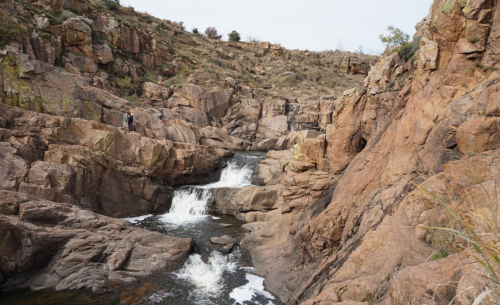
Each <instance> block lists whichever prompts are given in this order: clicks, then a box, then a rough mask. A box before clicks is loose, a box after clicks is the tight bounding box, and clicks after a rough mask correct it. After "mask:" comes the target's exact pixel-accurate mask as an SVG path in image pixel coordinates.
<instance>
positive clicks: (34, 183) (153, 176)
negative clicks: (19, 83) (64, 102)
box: [0, 104, 227, 217]
mask: <svg viewBox="0 0 500 305" xmlns="http://www.w3.org/2000/svg"><path fill="white" fill-rule="evenodd" d="M0 109H1V110H2V112H1V114H0V115H1V116H2V117H4V119H5V120H6V121H8V122H9V126H11V127H12V128H11V129H8V130H7V129H3V134H2V136H1V139H0V140H2V141H7V142H10V143H7V142H0V143H2V147H5V150H2V153H1V154H0V161H1V162H4V163H5V166H6V168H8V169H9V170H8V171H7V172H3V173H5V175H6V176H5V178H4V179H3V180H2V183H3V184H2V188H3V189H8V190H18V189H19V191H20V192H24V193H28V194H32V195H35V196H37V197H38V198H41V199H46V200H51V201H56V202H64V203H71V204H75V205H78V206H81V207H86V208H91V209H92V210H93V211H95V212H98V213H101V214H104V215H108V216H113V217H127V216H139V215H144V214H147V213H152V212H153V213H164V212H166V211H168V209H169V207H170V200H171V195H172V191H173V189H172V187H171V186H172V185H177V184H187V183H196V182H202V181H204V180H205V179H207V178H208V176H209V175H210V174H211V173H212V172H213V171H215V170H216V169H218V168H219V167H220V166H222V163H221V162H222V157H225V156H227V154H226V152H224V151H218V150H216V149H214V148H212V147H202V146H198V145H192V144H180V143H173V142H171V141H168V140H154V139H151V138H148V137H145V136H141V135H140V134H138V133H135V132H134V133H125V132H123V131H121V130H119V129H118V128H115V127H111V126H109V125H104V124H101V123H98V122H94V121H86V120H82V119H70V118H64V117H56V116H50V115H44V114H39V113H34V112H26V111H21V110H16V109H15V108H11V107H8V106H2V104H0ZM156 120H157V119H156ZM11 143H12V144H11ZM39 143H46V144H45V145H39ZM47 144H48V145H47ZM12 146H13V147H12ZM35 149H36V150H37V151H42V152H43V160H38V161H36V162H35V163H33V164H32V165H31V167H30V168H29V169H28V167H27V165H26V161H24V160H23V159H22V158H20V157H19V156H16V151H29V150H35ZM40 159H41V158H40ZM21 180H24V181H21Z"/></svg>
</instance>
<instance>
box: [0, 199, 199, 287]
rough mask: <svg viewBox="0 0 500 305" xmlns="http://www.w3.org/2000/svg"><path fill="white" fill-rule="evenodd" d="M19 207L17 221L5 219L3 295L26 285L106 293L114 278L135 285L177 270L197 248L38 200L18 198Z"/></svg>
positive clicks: (0, 236)
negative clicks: (106, 287) (146, 278)
mask: <svg viewBox="0 0 500 305" xmlns="http://www.w3.org/2000/svg"><path fill="white" fill-rule="evenodd" d="M5 197H9V198H10V199H9V200H11V201H15V200H14V199H15V196H14V194H12V195H11V194H9V193H0V202H2V201H4V200H5V199H4V198H5ZM13 198H14V199H13ZM17 204H18V206H19V212H18V216H17V217H16V216H5V215H0V241H1V242H2V247H1V248H0V254H1V256H2V260H3V263H2V264H1V265H0V275H1V276H0V288H1V290H2V291H8V290H12V289H16V288H20V287H21V286H23V287H30V288H31V289H33V290H40V289H48V288H55V289H56V290H76V289H91V290H92V291H94V292H98V291H103V289H104V286H105V285H107V283H108V282H109V281H110V280H112V279H120V278H128V279H129V281H128V282H130V279H132V280H133V281H132V282H134V281H136V280H134V278H136V277H140V276H147V275H151V274H152V273H154V272H165V271H171V270H175V269H176V268H178V267H180V266H181V265H182V264H183V263H184V261H185V260H186V258H187V257H188V255H189V253H190V252H191V250H192V249H193V247H194V242H193V240H191V239H180V238H175V237H170V236H166V235H164V234H161V233H155V232H151V231H148V230H145V229H139V228H135V227H132V226H131V225H130V223H128V222H127V221H123V220H117V219H112V218H108V217H105V216H101V215H98V214H94V213H92V212H90V211H88V210H82V209H80V208H78V207H76V206H73V205H68V204H61V203H54V202H50V201H45V200H38V199H33V198H31V200H29V198H19V200H18V202H17ZM34 223H36V225H35V224H34ZM124 282H127V281H124Z"/></svg>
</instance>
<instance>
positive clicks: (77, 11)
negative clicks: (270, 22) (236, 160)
mask: <svg viewBox="0 0 500 305" xmlns="http://www.w3.org/2000/svg"><path fill="white" fill-rule="evenodd" d="M0 6H1V7H2V9H3V10H4V11H5V12H8V13H9V16H6V18H7V19H9V20H10V19H12V20H11V21H12V22H13V24H15V25H17V26H18V27H19V31H20V33H22V32H23V31H22V30H23V29H24V30H25V32H26V33H27V34H28V35H27V36H24V37H23V38H22V39H12V38H9V39H8V41H7V40H5V45H6V47H5V50H4V51H2V52H1V54H0V83H1V84H2V87H1V88H2V91H1V92H0V97H1V99H2V103H0V148H1V150H0V165H1V167H2V168H3V170H2V171H1V172H0V189H1V190H4V191H3V193H2V192H0V214H1V215H0V226H1V227H2V230H0V241H2V245H8V246H7V247H3V246H2V250H1V251H2V261H1V263H2V264H1V268H0V274H1V276H0V284H1V285H2V289H5V290H7V289H14V288H19V287H24V286H30V287H31V288H33V289H43V288H48V287H55V288H56V289H73V288H83V287H85V288H91V289H94V290H96V291H98V290H99V287H102V285H103V283H104V282H105V281H107V280H121V281H124V282H127V281H128V282H133V281H134V279H133V276H132V275H131V274H133V272H140V273H141V274H148V273H150V272H154V271H158V270H171V269H172V268H175V266H178V265H179V264H181V263H182V262H183V260H184V259H185V257H186V255H187V254H188V253H189V252H190V251H191V248H192V241H191V240H182V239H174V238H170V237H165V236H163V235H155V234H152V233H148V232H147V231H145V230H139V229H136V228H132V227H130V226H129V225H127V224H126V223H124V222H121V221H118V220H113V219H111V218H107V217H105V216H102V215H99V214H103V215H106V216H110V217H125V216H133V215H141V214H146V213H162V212H165V211H167V210H168V209H169V204H170V203H169V202H170V198H171V194H172V190H173V189H172V186H175V185H183V184H192V183H201V182H204V181H206V179H207V177H209V176H210V175H211V174H212V173H214V172H215V171H216V170H217V169H220V168H221V167H223V166H224V165H225V162H224V158H226V157H228V156H230V155H231V152H230V151H231V150H245V149H253V150H262V151H268V153H267V156H266V159H265V160H263V161H262V162H260V164H259V166H258V168H257V170H256V172H255V173H254V177H253V182H254V184H255V185H254V186H248V187H244V188H242V189H231V188H224V189H218V190H216V191H215V192H214V202H213V206H211V210H212V211H214V212H217V213H221V214H232V215H236V216H238V217H240V218H242V219H245V220H246V221H247V222H248V224H247V225H245V226H246V227H247V228H248V229H249V230H250V231H251V232H250V233H249V234H248V235H247V236H246V237H245V238H244V239H243V240H242V241H241V246H242V248H243V249H244V250H246V251H247V252H248V253H250V255H251V257H252V260H253V263H254V265H255V266H256V272H257V273H258V274H260V275H262V276H264V277H265V278H266V280H265V283H266V287H267V288H268V289H269V290H270V291H271V292H273V293H275V294H276V295H277V296H278V297H279V298H280V300H281V301H282V302H283V303H285V304H299V303H301V304H310V305H314V304H316V305H317V304H354V305H355V304H363V302H364V303H365V304H366V303H368V304H430V303H433V302H434V303H436V304H441V303H443V304H444V303H446V304H448V303H449V302H450V300H455V303H456V304H468V305H470V304H472V302H473V301H472V299H473V298H472V299H471V298H470V297H468V294H464V293H461V291H463V290H464V289H468V291H469V292H470V293H469V294H470V295H472V296H477V295H479V294H480V293H481V292H482V291H484V290H485V287H487V283H485V282H484V279H483V278H482V277H481V276H482V271H481V269H480V268H478V266H477V264H474V261H473V260H470V259H468V258H467V257H466V256H465V255H464V254H461V253H454V252H453V249H451V248H450V247H448V248H446V250H443V249H442V247H443V245H444V246H446V243H444V242H442V239H443V238H444V239H445V238H449V236H443V235H439V234H437V233H436V232H435V231H433V230H429V229H426V228H428V227H434V226H453V225H454V223H453V221H452V220H451V219H450V217H447V216H446V211H444V209H443V207H442V206H441V205H440V204H439V203H438V202H437V201H436V200H434V199H433V198H432V197H430V196H429V195H427V194H426V193H424V192H422V191H421V190H419V189H417V188H416V187H415V185H414V184H413V183H412V182H415V183H418V184H421V185H422V187H424V188H425V189H428V190H430V191H432V192H433V193H434V194H436V195H438V196H441V197H443V198H447V199H449V200H450V201H452V202H453V204H454V205H455V206H457V207H459V208H460V209H462V210H463V211H467V209H468V205H467V202H468V201H473V202H475V203H476V208H478V209H486V208H487V207H486V206H485V205H486V204H487V200H486V198H485V192H484V191H483V189H484V190H485V191H486V193H487V194H488V195H489V198H497V180H498V168H499V166H500V165H499V161H498V160H499V158H498V157H499V151H498V149H499V148H500V147H499V144H498V139H499V132H500V128H499V122H498V120H497V118H496V117H497V114H498V113H499V109H500V106H499V105H498V103H499V101H498V96H497V93H498V91H499V90H498V88H500V87H499V86H500V85H499V79H500V72H499V71H498V70H499V67H500V62H499V60H500V57H499V56H498V49H497V48H498V43H499V42H498V37H499V35H497V33H498V32H499V31H500V7H498V3H497V2H496V1H492V0H467V1H465V0H464V1H459V0H435V1H434V3H433V5H432V7H431V10H430V13H429V15H428V16H427V17H426V18H425V19H424V20H423V21H422V22H421V23H419V24H418V25H417V34H416V35H415V37H414V41H413V43H412V45H413V46H416V48H415V51H416V52H415V53H414V54H413V53H411V54H409V55H408V54H407V53H406V54H405V53H402V52H397V50H393V49H389V50H387V51H386V52H385V53H384V54H383V55H382V56H381V57H380V58H379V59H378V61H377V63H376V64H374V65H372V64H373V63H374V60H375V58H372V57H368V56H362V55H355V54H345V53H341V52H322V53H315V52H308V51H292V50H286V49H284V48H282V47H280V46H277V45H272V44H269V43H227V42H221V41H211V40H209V39H207V38H205V37H202V36H200V35H195V34H190V33H187V32H186V31H184V30H183V29H182V27H181V26H180V25H178V24H176V23H172V22H168V21H165V20H158V19H155V18H153V17H151V16H149V15H147V14H142V13H137V12H134V11H133V9H131V8H123V7H114V8H113V7H111V6H106V2H102V3H101V2H97V1H90V2H85V1H66V2H61V1H52V2H50V3H49V2H44V1H37V2H29V1H26V2H17V1H7V2H3V3H0ZM7 19H6V20H7ZM370 66H371V68H370ZM362 79H364V82H362ZM128 110H131V111H132V112H134V114H135V117H136V122H137V132H130V133H128V132H125V131H123V130H121V129H120V128H119V127H120V126H121V117H122V115H123V112H124V111H128ZM155 113H162V114H163V115H164V118H163V120H162V121H160V120H158V119H157V118H156V117H155V116H154V114H155ZM495 204H496V202H495ZM494 210H498V209H496V208H495V209H494ZM490 214H491V213H490ZM490 216H492V215H490ZM82 219H83V220H88V223H87V222H85V221H83V220H82ZM90 224H92V225H90ZM93 224H95V225H93ZM118 232H120V234H118ZM122 232H125V233H122ZM148 234H151V235H148ZM122 235H123V236H122ZM145 236H150V238H151V240H154V241H155V242H157V243H159V244H161V247H163V248H162V249H163V250H165V251H167V252H168V255H167V254H165V252H164V251H163V250H161V251H160V252H162V253H164V256H162V257H158V256H156V255H155V256H149V255H146V253H148V251H150V248H148V247H150V244H148V243H147V241H148V240H149V239H148V238H149V237H148V238H146V237H145ZM161 236H163V237H161ZM47 238H48V239H47ZM440 239H441V240H440ZM47 240H49V241H50V242H48V244H46V243H45V241H47ZM82 240H96V242H93V243H92V245H91V246H89V247H91V248H92V249H93V250H92V251H91V250H88V248H86V247H87V246H85V245H83V246H80V245H81V243H84V242H83V241H82ZM97 240H98V242H97ZM139 240H142V241H143V243H144V244H143V243H140V245H138V244H137V243H138V241H139ZM132 244H134V246H131V245H132ZM31 245H34V246H33V247H32V246H31ZM47 245H49V246H50V247H52V248H53V249H54V252H53V253H52V252H51V253H46V252H45V249H46V248H44V247H47ZM94 248H95V249H94ZM122 248H126V253H127V255H128V257H129V258H123V257H119V255H118V254H117V253H121V250H120V251H118V250H119V249H122ZM75 249H77V250H75ZM96 249H97V250H96ZM166 249H168V250H166ZM74 251H76V253H75V254H74V255H69V253H70V252H71V253H73V252H74ZM42 252H43V253H44V255H39V254H40V253H42ZM90 252H92V255H94V256H92V255H91V254H90ZM95 253H98V254H95ZM66 261H68V264H66V263H65V262H66ZM82 261H91V262H93V264H91V265H89V266H88V268H89V269H82V270H83V271H81V272H83V273H81V274H76V275H72V273H71V270H70V269H71V268H72V266H76V265H77V264H78V263H81V262H82ZM61 262H64V263H65V266H69V267H64V268H62V267H61V268H59V267H58V266H59V264H61ZM78 266H80V265H78ZM139 266H140V268H139ZM68 268H69V269H68ZM75 268H76V267H75ZM141 268H142V269H141ZM34 271H36V272H38V273H37V274H38V275H37V277H33V273H31V272H34ZM91 273H92V274H97V275H96V277H95V278H92V279H91V280H88V281H86V280H85V279H86V278H87V277H88V275H89V274H91ZM82 282H84V284H82ZM23 285H24V286H23Z"/></svg>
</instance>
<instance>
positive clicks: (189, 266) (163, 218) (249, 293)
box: [0, 153, 279, 305]
mask: <svg viewBox="0 0 500 305" xmlns="http://www.w3.org/2000/svg"><path fill="white" fill-rule="evenodd" d="M263 156H264V155H263V154H259V153H237V154H236V155H235V156H234V157H233V158H232V159H231V160H230V161H229V163H228V166H227V167H226V168H225V169H224V170H223V172H222V173H221V177H220V180H219V181H218V182H215V183H211V184H207V185H203V186H184V187H181V188H179V189H178V190H176V191H175V193H174V198H173V202H172V208H171V211H170V212H169V213H167V214H165V215H145V216H140V217H134V218H128V219H126V220H128V221H130V222H133V223H134V224H135V225H136V226H139V227H142V228H146V229H149V230H152V231H157V232H161V233H164V234H167V235H170V236H176V237H181V238H186V237H189V238H193V239H194V240H196V241H201V242H203V241H207V240H209V239H210V237H213V236H222V235H230V236H236V235H239V234H243V233H244V230H243V229H242V228H241V225H242V224H243V221H240V220H238V219H236V218H235V217H234V216H228V215H220V216H219V217H213V216H210V215H209V214H208V213H207V204H208V203H209V202H210V200H211V196H212V191H213V190H214V189H216V188H221V187H232V188H239V187H244V186H248V185H251V175H252V172H253V170H254V168H255V166H256V165H257V163H258V162H259V160H261V159H262V158H263ZM206 253H207V252H205V253H204V254H192V255H191V256H190V257H189V258H188V260H187V261H186V263H185V264H184V266H183V267H182V268H181V269H179V270H177V271H176V272H160V273H155V274H153V275H151V276H148V277H138V278H137V280H138V282H137V283H136V284H135V285H130V286H127V285H125V286H123V287H121V288H120V289H117V290H116V291H114V292H110V293H103V294H99V295H93V294H91V292H90V293H89V292H88V291H79V292H75V293H66V292H56V291H53V290H42V291H23V293H21V294H20V293H16V294H13V295H11V296H10V298H11V299H10V301H9V299H8V301H7V302H6V304H39V303H44V304H47V305H54V304H75V305H88V304H93V305H119V304H148V305H153V304H158V305H160V304H175V305H192V304H200V305H205V304H206V305H227V304H230V305H237V304H239V305H263V304H266V305H268V304H276V303H279V301H278V300H275V299H274V297H273V296H272V295H271V294H270V293H269V292H267V291H265V289H264V285H263V281H264V279H263V278H261V277H258V276H255V275H253V274H251V270H252V267H251V262H250V261H249V258H248V257H247V256H245V255H243V254H242V253H241V252H240V250H239V249H238V248H236V249H235V250H234V251H233V252H232V253H231V254H228V255H227V254H221V253H219V252H217V251H213V252H211V253H210V254H209V255H208V254H206ZM1 299H2V302H0V303H1V304H4V300H5V298H4V294H2V297H1ZM12 300H14V301H12Z"/></svg>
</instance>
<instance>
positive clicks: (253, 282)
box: [229, 273, 274, 305]
mask: <svg viewBox="0 0 500 305" xmlns="http://www.w3.org/2000/svg"><path fill="white" fill-rule="evenodd" d="M246 279H247V281H248V283H247V284H246V285H244V286H241V287H237V288H235V289H233V291H231V293H230V294H229V296H230V297H231V298H232V299H234V300H235V304H240V305H243V304H244V302H247V301H251V300H252V299H253V297H255V296H257V295H261V296H263V297H265V298H268V299H271V300H274V296H273V295H272V294H270V293H269V292H267V291H266V290H265V288H264V279H263V278H261V277H258V276H256V275H253V274H249V273H247V274H246Z"/></svg>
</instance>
